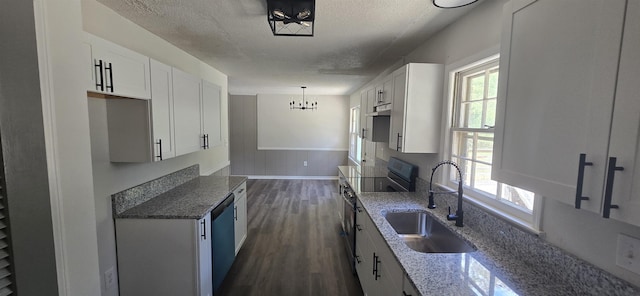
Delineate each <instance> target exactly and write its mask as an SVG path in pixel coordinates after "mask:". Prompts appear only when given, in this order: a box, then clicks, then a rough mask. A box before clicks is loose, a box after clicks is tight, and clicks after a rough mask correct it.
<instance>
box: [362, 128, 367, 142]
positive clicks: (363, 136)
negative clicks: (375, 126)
mask: <svg viewBox="0 0 640 296" xmlns="http://www.w3.org/2000/svg"><path fill="white" fill-rule="evenodd" d="M366 131H367V129H366V128H363V129H362V138H363V139H364V138H366V137H365V132H366Z"/></svg>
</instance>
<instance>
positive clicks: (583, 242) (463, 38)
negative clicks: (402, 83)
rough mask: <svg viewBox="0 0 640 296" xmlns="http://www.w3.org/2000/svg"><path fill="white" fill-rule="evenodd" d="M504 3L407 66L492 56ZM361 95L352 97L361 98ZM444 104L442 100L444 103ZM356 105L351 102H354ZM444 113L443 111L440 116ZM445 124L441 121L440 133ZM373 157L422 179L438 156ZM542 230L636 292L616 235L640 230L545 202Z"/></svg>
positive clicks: (448, 31)
mask: <svg viewBox="0 0 640 296" xmlns="http://www.w3.org/2000/svg"><path fill="white" fill-rule="evenodd" d="M505 3H506V1H505V0H495V1H489V0H488V1H484V3H481V4H480V5H479V6H478V7H477V8H475V9H474V10H472V11H471V12H470V13H469V14H467V15H465V16H463V17H462V18H460V19H459V20H458V21H456V22H455V23H453V24H452V25H450V26H448V27H446V28H445V29H443V30H442V31H440V32H439V33H437V34H436V35H435V36H433V37H432V38H430V39H429V40H427V41H426V42H425V43H424V44H423V45H421V46H420V47H418V48H417V49H415V50H414V51H413V52H412V53H410V54H409V55H408V56H407V57H406V60H405V61H406V62H425V63H442V64H445V66H449V65H452V64H456V63H457V62H458V61H460V60H465V59H467V58H469V57H472V56H474V55H477V54H478V53H481V52H487V51H490V50H491V49H492V48H495V47H496V46H497V45H499V43H500V31H501V17H502V15H501V14H502V6H503V5H504V4H505ZM359 93H360V90H358V91H357V92H356V93H354V94H353V95H352V96H355V95H358V96H359ZM443 99H445V98H443ZM354 100H355V99H354V98H352V101H354ZM443 112H444V111H443ZM447 124H448V122H446V120H445V121H443V129H444V128H445V127H446V126H447ZM377 146H378V151H377V153H376V155H380V154H384V155H385V156H387V155H390V156H397V157H399V158H401V159H404V160H407V161H410V162H414V163H417V164H418V165H419V166H420V177H421V178H423V179H425V178H427V180H428V177H429V175H430V168H431V167H432V166H433V165H434V164H435V162H436V161H438V160H440V159H441V158H442V156H441V155H428V154H401V153H397V152H395V151H389V149H388V148H386V146H387V143H380V144H379V145H377ZM381 150H383V151H381ZM542 221H543V223H542V228H543V231H544V232H545V234H546V238H545V239H546V240H547V241H549V242H550V243H551V244H553V245H556V246H558V247H561V248H563V249H565V250H567V251H568V252H570V253H572V254H574V255H576V256H577V257H579V258H581V259H583V260H585V261H588V262H590V263H592V264H594V265H596V266H598V267H600V268H602V269H604V270H606V271H608V272H611V273H612V274H614V275H616V276H618V277H620V278H622V279H625V280H627V281H629V282H631V283H633V284H635V285H637V286H640V275H638V274H634V273H632V272H630V271H627V270H625V269H623V268H620V267H617V266H616V265H615V252H616V247H617V235H618V233H624V234H628V235H630V236H634V237H640V228H638V227H635V226H632V225H628V224H624V223H620V222H617V221H613V220H609V219H603V218H601V217H600V216H599V215H596V214H593V213H589V212H586V211H580V210H576V209H574V208H572V207H571V206H569V205H564V204H562V203H559V202H556V201H554V200H551V199H548V198H547V199H546V200H545V203H544V207H543V217H542Z"/></svg>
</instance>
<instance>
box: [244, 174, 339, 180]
mask: <svg viewBox="0 0 640 296" xmlns="http://www.w3.org/2000/svg"><path fill="white" fill-rule="evenodd" d="M246 177H247V178H249V179H266V180H270V179H275V180H277V179H280V180H338V176H262V175H260V176H246Z"/></svg>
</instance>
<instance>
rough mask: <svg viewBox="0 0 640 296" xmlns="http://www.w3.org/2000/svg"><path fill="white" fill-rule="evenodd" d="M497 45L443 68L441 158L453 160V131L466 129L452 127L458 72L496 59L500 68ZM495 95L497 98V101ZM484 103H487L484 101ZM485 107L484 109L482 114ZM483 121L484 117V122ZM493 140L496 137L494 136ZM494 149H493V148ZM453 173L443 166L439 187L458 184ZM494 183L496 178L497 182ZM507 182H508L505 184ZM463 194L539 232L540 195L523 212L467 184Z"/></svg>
mask: <svg viewBox="0 0 640 296" xmlns="http://www.w3.org/2000/svg"><path fill="white" fill-rule="evenodd" d="M499 57H500V55H499V46H495V47H493V48H490V49H488V50H486V51H484V52H481V53H478V54H476V55H473V56H470V57H468V58H466V59H463V60H461V61H458V62H455V63H452V64H450V65H447V66H446V67H445V73H446V75H445V90H446V93H445V100H446V101H445V104H444V105H445V106H444V108H443V112H444V117H445V118H443V121H442V123H443V130H444V131H445V132H444V133H443V135H442V140H443V143H444V144H443V145H442V149H443V151H442V155H443V156H444V159H452V154H453V146H454V145H455V144H454V131H456V130H457V131H464V130H467V129H461V128H458V129H455V128H454V127H455V124H456V120H457V115H458V114H460V106H461V104H458V103H457V102H456V101H455V98H456V96H457V94H458V91H459V90H458V89H457V88H458V85H457V84H456V81H457V76H458V73H460V72H464V71H468V70H472V69H476V68H479V67H481V66H484V65H487V64H491V63H492V62H495V63H496V64H497V66H498V73H499V72H500V70H499V63H500V62H499ZM498 99H499V98H497V99H496V100H498ZM485 104H486V103H485ZM485 112H486V110H485V109H484V108H483V117H484V114H485ZM482 124H484V118H483V122H482ZM468 130H469V131H471V130H473V132H481V131H480V130H482V131H485V132H486V131H488V132H490V133H492V134H494V135H495V130H494V128H490V129H484V128H483V129H475V128H473V129H468ZM494 143H495V136H494ZM494 151H495V149H494ZM451 175H452V169H451V168H450V167H449V166H447V167H444V169H443V172H442V174H441V175H440V178H439V179H438V180H439V183H440V185H441V186H444V187H446V188H449V189H455V188H457V187H458V182H457V181H455V182H454V181H452V180H450V179H451V178H450V176H451ZM496 182H497V181H496ZM497 183H498V187H497V190H498V191H496V192H500V190H502V188H501V186H502V185H501V184H503V183H500V182H497ZM505 185H508V184H505ZM534 194H535V193H534ZM464 195H465V200H467V201H469V202H471V203H473V204H475V205H477V206H479V207H481V208H483V209H484V210H486V211H488V212H490V213H492V214H494V215H497V216H499V217H502V218H504V219H505V220H507V221H509V222H511V223H513V224H515V225H516V226H519V227H520V228H522V229H524V230H527V231H529V232H533V233H535V234H540V233H541V217H542V203H543V197H542V196H540V195H538V194H535V197H534V205H533V209H532V211H531V213H526V211H523V210H522V209H520V208H519V207H517V206H516V205H514V204H512V203H510V202H504V201H501V200H499V199H496V197H494V196H493V195H492V194H488V193H484V192H482V191H477V190H474V189H473V188H469V187H468V186H464Z"/></svg>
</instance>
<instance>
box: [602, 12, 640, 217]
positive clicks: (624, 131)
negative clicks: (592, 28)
mask: <svg viewBox="0 0 640 296" xmlns="http://www.w3.org/2000/svg"><path fill="white" fill-rule="evenodd" d="M639 36H640V2H639V1H629V3H628V6H627V15H626V17H625V25H624V37H623V39H622V49H621V56H620V63H619V71H618V81H617V86H616V97H615V108H614V110H613V121H612V127H611V139H610V145H609V157H610V158H609V159H610V161H609V166H608V172H609V174H612V176H611V177H610V178H607V180H609V183H606V182H605V184H607V185H609V186H606V187H610V188H611V189H610V192H609V194H610V196H611V200H610V203H609V204H611V205H617V206H618V208H612V209H610V214H611V218H613V219H617V220H621V221H624V222H628V223H631V224H634V225H640V178H638V174H640V38H639ZM611 157H615V158H616V165H615V166H616V167H622V168H623V170H614V168H615V167H613V166H612V165H611ZM606 194H608V192H605V197H606ZM605 210H606V208H605ZM603 214H604V213H603Z"/></svg>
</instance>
